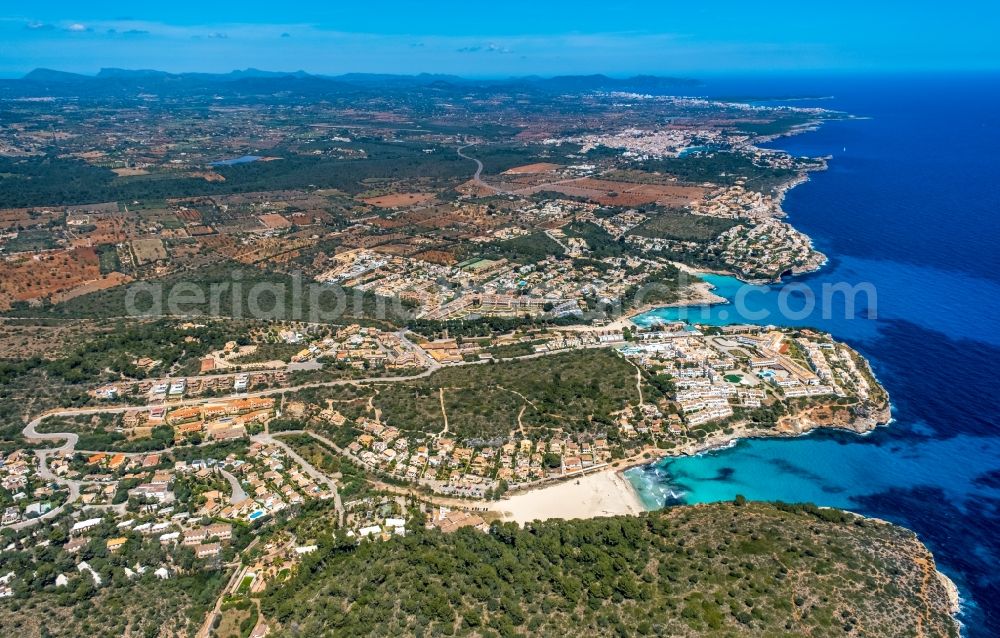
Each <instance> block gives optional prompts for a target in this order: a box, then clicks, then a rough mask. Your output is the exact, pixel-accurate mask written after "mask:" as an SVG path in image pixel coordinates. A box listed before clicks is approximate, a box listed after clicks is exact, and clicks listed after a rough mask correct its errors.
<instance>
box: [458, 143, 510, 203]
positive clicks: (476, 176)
mask: <svg viewBox="0 0 1000 638" xmlns="http://www.w3.org/2000/svg"><path fill="white" fill-rule="evenodd" d="M470 146H475V144H466V145H465V146H461V147H459V148H458V154H459V156H460V157H464V158H465V159H467V160H472V161H473V162H475V163H476V173H475V174H474V175H473V176H472V181H474V182H475V183H476V185H477V186H482V187H483V188H488V189H490V190H491V191H497V192H500V191H498V190H497V189H496V188H494V187H493V186H490V185H489V184H487V183H486V182H484V181H483V180H482V178H481V176H482V174H483V163H482V162H481V161H479V160H478V159H476V158H475V157H472V156H471V155H466V154H465V153H463V152H462V151H464V150H465V149H467V148H469V147H470Z"/></svg>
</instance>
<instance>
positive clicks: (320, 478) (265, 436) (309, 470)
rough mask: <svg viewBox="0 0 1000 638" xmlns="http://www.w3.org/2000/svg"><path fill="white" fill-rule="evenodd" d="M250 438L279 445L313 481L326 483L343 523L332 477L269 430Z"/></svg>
mask: <svg viewBox="0 0 1000 638" xmlns="http://www.w3.org/2000/svg"><path fill="white" fill-rule="evenodd" d="M288 434H293V432H289V433H288ZM250 438H251V440H253V441H256V442H257V443H263V444H265V445H267V444H271V445H276V446H278V447H280V448H281V449H282V450H284V451H285V454H287V455H288V456H289V457H291V458H292V459H293V460H294V461H295V462H296V463H298V464H299V465H301V466H302V469H303V470H305V472H306V474H308V475H309V476H311V477H312V478H313V480H314V481H317V482H319V483H322V484H323V485H326V487H327V489H329V490H330V492H331V493H332V494H333V504H334V507H335V508H336V510H337V518H338V520H339V522H340V524H341V525H343V524H344V503H343V502H342V501H341V500H340V490H338V489H337V483H336V482H335V481H334V480H333V479H332V478H330V477H329V476H327V475H326V474H324V473H323V472H320V471H319V470H317V469H316V468H315V467H313V466H312V464H311V463H310V462H309V461H307V460H305V459H304V458H302V456H301V455H300V454H299V453H298V452H296V451H295V450H293V449H292V447H291V446H290V445H288V444H287V443H285V442H284V441H281V440H279V439H277V438H275V437H274V436H272V435H271V434H270V433H269V432H262V433H261V434H255V435H254V436H252V437H250Z"/></svg>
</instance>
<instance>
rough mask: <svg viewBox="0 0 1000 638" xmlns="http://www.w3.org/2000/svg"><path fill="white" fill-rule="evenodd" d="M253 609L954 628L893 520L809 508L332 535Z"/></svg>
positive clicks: (365, 632)
mask: <svg viewBox="0 0 1000 638" xmlns="http://www.w3.org/2000/svg"><path fill="white" fill-rule="evenodd" d="M261 603H262V612H263V613H264V615H265V617H267V618H268V619H269V620H271V621H272V623H273V625H274V629H275V632H274V634H275V635H278V636H320V635H322V636H402V635H405V636H438V635H456V636H518V635H520V636H528V635H530V636H565V635H567V633H568V632H572V635H583V636H634V635H659V636H802V635H809V636H813V637H821V636H861V635H864V636H915V635H925V636H957V630H956V628H955V625H954V622H953V620H952V618H951V617H950V615H949V611H948V602H947V595H946V592H945V588H944V586H943V585H942V583H941V582H940V581H939V580H938V579H937V578H936V576H935V572H934V563H933V558H932V557H931V556H930V554H929V552H928V551H927V550H926V549H925V548H924V547H923V545H921V544H920V542H919V541H918V540H917V539H916V537H915V536H914V535H913V534H912V533H910V532H908V531H906V530H904V529H901V528H898V527H895V526H892V525H888V524H886V523H882V522H877V521H870V520H866V519H862V518H860V517H856V516H854V515H852V514H848V513H844V512H839V511H835V510H820V509H817V508H815V507H812V506H786V505H780V504H779V505H772V504H761V503H743V502H742V500H740V501H739V502H737V503H722V504H713V505H704V506H696V507H681V508H672V509H668V510H665V511H661V512H656V513H651V514H648V515H645V516H642V517H616V518H604V519H595V520H588V521H569V522H567V521H548V522H543V523H536V524H534V525H531V526H529V527H528V528H527V529H524V530H522V529H519V528H517V527H516V526H514V525H513V524H494V526H493V527H492V529H491V532H490V533H489V534H484V533H481V532H478V531H475V530H472V529H469V528H466V529H462V530H459V531H458V532H456V533H454V534H452V535H443V534H441V533H438V532H430V531H423V530H419V531H415V532H414V533H411V534H409V535H408V536H407V537H406V538H405V539H397V540H394V541H393V542H386V543H362V544H361V545H360V546H355V545H354V544H353V543H348V542H338V541H336V540H334V539H332V538H330V537H327V538H326V539H325V540H322V541H321V542H320V549H319V550H318V551H317V552H315V553H313V554H311V555H309V556H308V557H307V558H306V560H305V561H304V562H303V563H302V565H301V566H300V568H299V569H298V570H297V572H296V573H295V575H294V576H293V577H292V578H291V579H290V580H289V581H288V582H287V583H285V584H282V585H277V586H272V587H271V589H269V590H268V591H267V592H266V593H265V594H264V596H263V599H262V601H261Z"/></svg>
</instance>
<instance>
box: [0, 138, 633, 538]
mask: <svg viewBox="0 0 1000 638" xmlns="http://www.w3.org/2000/svg"><path fill="white" fill-rule="evenodd" d="M469 159H472V158H469ZM403 339H404V342H405V343H404V345H406V347H412V348H414V351H415V352H420V353H423V349H422V348H419V347H418V346H417V345H416V344H414V343H413V342H411V341H409V340H408V339H405V337H404V338H403ZM614 345H620V344H619V343H617V342H616V343H597V344H590V345H587V346H583V348H584V349H592V348H607V347H611V346H614ZM559 352H562V351H559V350H557V351H554V352H536V353H533V354H529V355H525V356H523V357H515V358H514V360H521V359H537V358H538V357H544V356H549V355H552V354H558V353H559ZM421 356H422V357H427V358H429V357H428V356H427V354H426V353H423V354H422V355H421ZM487 363H489V361H488V360H485V359H483V360H476V361H461V362H458V363H454V364H451V366H466V365H484V364H487ZM451 366H449V367H451ZM442 367H443V366H441V365H440V364H437V363H433V365H431V366H429V367H428V368H427V369H425V370H424V371H422V372H420V373H418V374H412V375H408V376H400V377H367V378H364V379H336V380H333V381H317V382H315V383H303V384H300V385H297V386H290V387H281V388H269V389H267V390H260V391H257V392H249V393H241V394H240V397H264V396H273V395H279V394H284V393H286V392H296V391H298V390H304V389H306V388H324V387H333V386H338V385H347V384H384V383H402V382H405V381H414V380H417V379H424V378H427V377H429V376H430V375H432V374H434V373H435V372H437V371H438V370H440V369H441V368H442ZM220 400H225V399H224V398H221V397H204V398H197V399H184V400H181V401H173V402H170V403H169V405H170V407H180V406H191V405H202V404H205V403H212V402H217V401H220ZM161 405H162V404H159V403H157V404H148V405H145V406H136V405H117V406H107V407H95V408H70V409H64V410H50V411H48V412H44V413H42V414H40V415H38V416H36V417H35V418H34V419H32V420H31V421H29V422H28V424H27V425H25V426H24V430H22V434H23V435H24V438H26V439H28V440H30V441H63V443H62V445H59V446H57V447H54V448H47V449H43V450H35V455H36V456H37V457H38V473H39V476H41V477H42V478H43V479H45V480H47V481H51V482H54V483H57V484H59V485H64V486H66V487H67V488H68V489H69V498H68V499H67V500H66V502H65V503H64V504H63V505H61V506H59V507H57V508H54V509H52V510H49V511H48V512H46V513H45V514H43V515H42V516H39V517H38V518H33V519H30V520H27V521H22V522H20V523H15V524H14V525H11V526H10V527H12V528H13V529H23V528H26V527H30V526H32V525H36V524H38V522H39V521H43V520H47V519H51V518H54V517H56V516H58V515H59V514H60V513H61V512H62V511H63V510H64V509H65V507H66V506H67V505H69V504H71V503H73V502H75V501H77V500H78V499H79V498H80V488H81V486H83V485H88V484H91V483H93V482H92V481H76V480H70V479H65V478H62V477H59V476H56V475H55V474H53V473H52V472H51V471H50V470H49V468H48V458H49V456H50V455H53V454H66V453H71V452H74V451H77V450H76V445H77V443H78V442H79V440H80V437H79V436H78V435H77V434H76V433H75V432H51V433H47V432H45V433H43V432H38V430H37V428H38V425H39V424H40V423H41V422H42V421H43V420H45V419H47V418H49V417H54V416H76V415H81V414H121V413H123V412H127V411H129V410H142V409H149V408H151V407H159V406H161ZM309 434H310V435H311V436H313V437H315V438H317V439H318V440H320V441H322V442H324V443H326V444H328V445H330V446H331V447H333V448H334V449H335V450H337V451H338V452H339V451H340V449H339V448H338V447H337V446H335V445H333V443H332V442H331V441H329V440H328V439H325V438H321V437H319V436H318V435H316V434H314V433H312V432H309ZM251 438H252V439H253V440H256V441H260V442H263V443H274V444H275V445H277V446H278V447H280V448H282V449H283V450H285V452H287V453H288V455H289V456H290V457H291V458H293V459H295V460H296V461H297V462H298V463H300V464H301V465H302V467H303V468H304V469H305V470H306V473H307V474H309V475H310V476H312V477H313V478H314V479H316V480H318V481H320V482H322V483H323V484H325V485H327V486H328V487H329V488H330V490H331V492H332V493H333V495H334V499H335V505H336V508H337V512H338V516H339V517H340V520H341V522H343V518H344V508H343V504H342V502H341V498H340V492H339V491H338V490H337V487H336V484H335V483H334V482H333V480H332V479H330V478H329V477H328V476H326V475H325V474H323V473H322V472H320V471H319V470H317V469H316V468H314V467H313V466H312V465H310V464H309V463H308V462H307V461H306V460H305V459H303V458H302V457H301V456H300V455H299V454H297V453H296V452H295V450H293V449H292V448H290V447H289V446H288V445H287V444H285V443H283V442H281V441H279V440H277V439H275V438H274V437H273V436H271V434H269V433H267V432H265V433H263V434H258V435H256V436H254V437H251ZM210 443H211V441H208V442H206V443H204V444H205V445H207V444H210ZM169 449H170V448H167V449H166V450H160V451H161V452H166V451H169ZM79 451H81V452H83V450H79ZM140 454H146V453H140V452H131V453H126V456H136V455H140ZM226 474H228V473H224V474H223V475H224V476H225V475H226ZM230 477H232V475H231V474H230V475H229V476H226V479H227V480H228V481H229V484H230V485H231V486H232V487H233V494H232V497H231V498H232V499H239V500H233V502H234V503H235V502H241V501H242V500H244V499H245V498H246V493H245V492H244V491H243V488H242V487H241V486H240V485H239V481H237V480H236V479H235V477H232V478H230ZM237 489H238V491H237ZM88 507H90V506H88ZM95 507H96V506H95ZM117 507H120V506H114V508H117ZM114 508H112V509H114Z"/></svg>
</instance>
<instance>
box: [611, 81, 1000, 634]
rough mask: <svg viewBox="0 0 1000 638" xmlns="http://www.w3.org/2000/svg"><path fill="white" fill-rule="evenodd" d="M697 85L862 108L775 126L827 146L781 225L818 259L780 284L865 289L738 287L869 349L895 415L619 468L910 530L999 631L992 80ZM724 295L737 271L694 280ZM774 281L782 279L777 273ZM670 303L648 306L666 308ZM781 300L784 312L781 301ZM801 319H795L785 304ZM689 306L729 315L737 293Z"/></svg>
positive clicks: (702, 492)
mask: <svg viewBox="0 0 1000 638" xmlns="http://www.w3.org/2000/svg"><path fill="white" fill-rule="evenodd" d="M701 92H702V93H704V94H706V95H711V96H717V97H722V96H739V97H755V98H767V97H776V98H792V97H799V96H802V97H817V96H827V97H826V99H822V100H805V101H795V102H788V103H789V104H792V105H805V106H823V107H826V108H831V109H837V110H843V111H847V112H849V113H851V114H853V115H856V116H860V117H864V118H866V119H855V120H850V121H838V122H831V123H828V124H825V125H824V126H822V127H821V128H820V129H819V130H818V131H814V132H809V133H805V134H802V135H798V136H795V137H790V138H784V139H780V140H776V141H775V142H773V143H772V144H770V146H771V147H773V148H781V149H785V150H787V151H789V152H791V153H793V154H796V155H810V156H826V155H832V159H831V161H830V165H829V170H827V171H825V172H821V173H813V174H812V178H811V180H810V181H809V182H808V183H806V184H803V185H801V186H799V187H797V188H795V189H794V190H792V191H791V192H790V193H789V194H788V197H787V198H786V200H785V204H784V208H785V210H786V211H787V212H788V213H789V221H790V222H791V223H792V224H793V225H794V226H796V227H797V228H799V229H801V230H802V231H804V232H805V233H807V234H808V235H810V236H811V237H812V238H813V240H814V241H815V244H816V246H817V248H818V249H819V250H821V251H823V252H824V253H826V254H827V255H828V256H829V258H830V262H829V263H828V264H827V266H826V267H825V268H823V269H822V270H821V271H820V272H818V273H815V274H811V275H807V276H803V277H797V278H793V279H792V280H790V281H791V282H794V283H796V284H800V283H801V284H805V285H806V286H807V287H808V288H809V289H810V290H811V291H812V292H813V293H814V294H815V295H816V299H817V301H818V302H821V301H822V288H823V285H824V284H836V283H840V282H846V283H849V284H851V285H857V284H864V285H870V286H871V287H872V288H873V289H874V291H875V293H876V295H875V297H874V299H871V300H870V299H868V298H866V297H865V296H861V297H860V298H859V299H860V300H862V303H859V304H858V307H857V308H856V309H855V310H856V312H855V313H854V314H855V317H854V318H845V316H844V314H845V313H844V310H845V308H844V303H843V302H842V301H839V300H840V299H842V297H838V298H837V300H835V302H834V303H833V304H832V305H828V311H829V312H828V314H827V315H824V312H823V309H822V306H823V305H824V304H822V303H817V305H816V308H815V309H814V310H813V311H812V312H810V313H808V314H806V313H805V312H802V313H799V314H798V315H796V316H795V318H793V319H788V318H784V317H783V316H782V313H781V312H779V302H781V301H786V302H787V304H786V307H787V308H790V309H792V310H793V311H797V310H800V309H806V304H807V303H808V299H807V297H806V295H805V293H803V292H799V293H796V294H792V295H787V293H786V295H787V296H786V297H784V298H782V297H779V294H778V290H779V289H775V288H763V289H757V290H754V291H752V292H751V293H750V294H746V295H745V303H744V304H743V305H744V306H745V309H746V310H747V311H749V312H751V313H754V314H753V316H755V317H756V316H757V313H759V312H761V311H763V312H766V313H768V314H767V316H766V318H763V319H756V320H755V322H757V323H774V324H797V325H812V326H816V327H819V328H821V329H823V330H826V331H829V332H831V333H833V334H834V335H835V336H836V337H837V338H838V339H841V340H844V341H847V342H848V343H850V344H851V345H853V346H854V347H855V348H857V349H858V350H859V351H860V352H861V353H862V354H864V355H865V356H866V357H868V359H869V360H870V361H871V362H872V366H873V368H874V370H875V373H876V375H877V376H878V377H879V379H880V380H881V381H882V382H883V384H884V385H885V386H886V388H887V389H888V391H889V394H890V396H891V398H892V404H893V416H894V421H893V422H892V423H891V425H889V426H888V427H885V428H880V429H879V430H877V431H876V432H874V433H871V434H869V435H867V436H855V435H850V434H845V433H835V432H819V433H814V434H812V435H810V436H806V437H802V438H799V439H792V440H757V441H745V442H741V443H739V444H737V445H736V446H734V447H732V448H729V449H726V450H721V451H716V452H712V453H708V454H704V455H701V456H698V457H692V458H683V459H673V460H665V461H662V462H659V463H656V464H654V465H651V466H647V467H645V468H637V469H635V470H632V471H631V473H630V475H629V478H630V479H631V480H632V482H633V484H634V485H635V486H636V487H637V489H638V490H639V491H640V494H641V496H642V497H643V498H644V500H645V501H646V503H647V505H649V506H651V507H659V506H662V505H664V504H667V503H673V502H682V503H698V502H706V501H717V500H728V499H732V498H733V497H734V496H735V495H736V494H743V495H745V496H746V497H748V498H753V499H760V500H782V501H789V502H802V501H809V502H813V503H816V504H819V505H829V506H836V507H841V508H845V509H850V510H853V511H856V512H860V513H862V514H866V515H870V516H877V517H880V518H884V519H887V520H890V521H893V522H896V523H899V524H901V525H904V526H906V527H908V528H910V529H912V530H914V531H915V532H916V533H917V534H918V535H919V536H920V538H921V539H922V540H923V541H924V542H925V543H926V544H927V545H928V546H929V547H930V548H931V549H932V551H933V552H934V555H935V557H936V558H937V561H938V565H939V568H941V569H942V570H943V571H944V572H945V573H947V574H948V575H949V576H951V577H952V578H953V579H954V580H955V582H956V583H957V584H958V586H959V589H960V590H961V592H962V596H963V610H964V611H963V617H962V620H963V622H964V623H965V625H966V628H965V633H966V635H968V636H974V637H980V636H983V637H985V636H1000V312H998V311H1000V107H998V106H997V105H998V103H1000V76H996V75H992V76H986V75H984V76H960V77H949V78H946V77H943V76H909V77H864V78H850V77H838V78H833V79H830V78H827V79H808V78H794V79H790V78H767V79H763V78H757V79H748V80H739V81H737V80H727V79H719V80H716V81H713V82H710V83H709V84H708V86H707V87H705V89H704V90H703V91H701ZM710 281H712V282H713V283H715V284H716V285H717V286H718V291H719V292H720V293H721V294H723V295H724V296H726V297H728V298H731V299H735V297H736V295H737V294H738V292H739V287H740V286H739V282H736V281H735V280H733V279H731V278H727V277H714V276H713V277H710ZM786 283H787V282H786ZM676 312H677V311H676V310H671V311H663V312H661V313H660V314H661V316H663V317H664V318H674V317H675V316H676ZM785 314H787V313H785ZM801 315H806V316H801ZM689 319H690V320H693V321H703V322H708V323H731V322H739V321H740V320H741V317H739V316H738V312H737V306H736V304H726V305H718V306H714V307H712V308H711V309H710V310H708V311H706V313H705V314H704V315H701V314H699V313H697V312H695V313H691V315H690V317H689Z"/></svg>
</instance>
